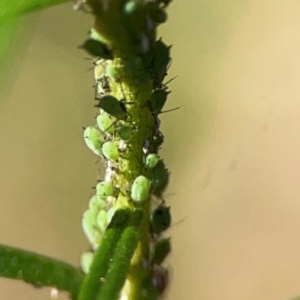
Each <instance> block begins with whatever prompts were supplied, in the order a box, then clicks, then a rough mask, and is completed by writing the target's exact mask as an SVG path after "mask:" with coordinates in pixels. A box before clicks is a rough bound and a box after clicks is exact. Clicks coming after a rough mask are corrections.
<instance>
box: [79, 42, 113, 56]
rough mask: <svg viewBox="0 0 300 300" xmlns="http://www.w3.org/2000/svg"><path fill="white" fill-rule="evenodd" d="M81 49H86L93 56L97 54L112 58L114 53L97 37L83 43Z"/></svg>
mask: <svg viewBox="0 0 300 300" xmlns="http://www.w3.org/2000/svg"><path fill="white" fill-rule="evenodd" d="M79 48H80V49H84V50H85V51H86V52H88V53H89V54H90V55H92V56H96V57H99V58H102V59H112V58H113V56H112V53H111V51H110V50H109V49H108V47H107V45H106V44H104V43H103V42H100V41H98V40H95V39H91V38H89V39H87V40H86V41H85V42H84V43H83V45H81V46H79Z"/></svg>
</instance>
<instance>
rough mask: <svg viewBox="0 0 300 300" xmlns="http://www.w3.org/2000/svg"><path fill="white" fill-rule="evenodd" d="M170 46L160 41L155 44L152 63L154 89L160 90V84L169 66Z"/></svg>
mask: <svg viewBox="0 0 300 300" xmlns="http://www.w3.org/2000/svg"><path fill="white" fill-rule="evenodd" d="M170 48H171V47H170V46H167V45H166V44H165V43H163V42H162V40H158V41H156V42H155V48H154V61H153V64H152V69H153V72H154V88H161V85H162V82H163V80H164V78H165V76H166V74H167V69H168V66H169V64H170V61H171V58H170Z"/></svg>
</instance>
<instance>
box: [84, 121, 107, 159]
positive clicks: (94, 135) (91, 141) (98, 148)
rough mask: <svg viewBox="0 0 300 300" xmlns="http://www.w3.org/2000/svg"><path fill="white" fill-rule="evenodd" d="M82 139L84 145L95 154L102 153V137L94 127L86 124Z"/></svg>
mask: <svg viewBox="0 0 300 300" xmlns="http://www.w3.org/2000/svg"><path fill="white" fill-rule="evenodd" d="M83 135H84V140H85V143H86V145H87V146H88V147H89V148H90V149H91V150H92V151H93V152H94V153H95V154H97V155H102V143H103V142H104V137H103V136H102V134H101V133H100V132H99V130H97V129H96V128H95V127H92V126H88V127H87V128H85V130H84V133H83Z"/></svg>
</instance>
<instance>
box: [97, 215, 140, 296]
mask: <svg viewBox="0 0 300 300" xmlns="http://www.w3.org/2000/svg"><path fill="white" fill-rule="evenodd" d="M142 219H143V212H142V210H136V211H134V213H133V216H132V218H131V220H130V223H129V225H128V227H127V228H126V229H125V230H124V231H123V233H122V236H121V239H120V240H119V242H118V244H117V247H116V249H115V252H114V255H113V257H112V261H111V264H110V266H109V270H108V272H107V275H106V276H105V277H104V282H103V284H102V285H101V287H100V290H99V293H98V296H97V300H117V299H119V293H120V291H121V288H122V287H123V285H124V283H125V280H126V277H127V273H128V270H129V267H130V262H131V258H132V256H133V254H134V251H135V249H136V247H137V244H138V241H139V232H140V225H141V223H142Z"/></svg>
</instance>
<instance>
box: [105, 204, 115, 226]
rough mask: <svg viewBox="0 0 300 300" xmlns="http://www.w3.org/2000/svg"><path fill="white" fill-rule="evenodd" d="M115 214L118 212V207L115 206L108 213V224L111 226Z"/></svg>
mask: <svg viewBox="0 0 300 300" xmlns="http://www.w3.org/2000/svg"><path fill="white" fill-rule="evenodd" d="M115 212H116V207H115V206H113V207H111V208H110V209H109V210H108V212H107V224H109V223H110V222H111V220H112V218H113V216H114V214H115Z"/></svg>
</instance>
